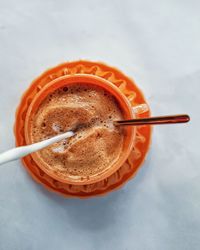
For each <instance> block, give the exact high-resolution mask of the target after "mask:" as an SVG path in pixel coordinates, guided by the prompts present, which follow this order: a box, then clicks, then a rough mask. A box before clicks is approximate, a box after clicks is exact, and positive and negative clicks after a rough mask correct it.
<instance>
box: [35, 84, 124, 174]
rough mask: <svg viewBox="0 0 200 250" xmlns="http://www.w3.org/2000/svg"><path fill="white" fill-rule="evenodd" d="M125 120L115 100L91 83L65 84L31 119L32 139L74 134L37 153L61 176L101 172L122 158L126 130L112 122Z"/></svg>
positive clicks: (48, 98) (44, 102) (49, 97)
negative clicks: (70, 132)
mask: <svg viewBox="0 0 200 250" xmlns="http://www.w3.org/2000/svg"><path fill="white" fill-rule="evenodd" d="M120 119H123V113H122V111H121V109H120V107H119V105H118V103H117V101H116V99H115V98H114V97H113V96H112V95H111V94H109V93H108V92H107V91H105V90H103V89H102V88H98V87H93V86H92V85H89V84H76V85H75V86H71V87H64V88H62V89H58V90H56V91H55V92H53V93H51V94H49V96H48V97H47V98H46V99H45V100H44V101H43V102H42V104H41V105H40V107H39V109H38V111H37V113H36V114H35V115H34V117H33V119H32V126H31V138H32V141H33V142H37V141H40V140H43V139H46V138H49V137H51V136H54V135H57V134H59V133H63V132H65V131H69V130H74V131H76V134H75V136H73V137H71V138H69V139H68V140H62V141H61V142H59V143H55V144H53V145H51V146H49V147H47V148H45V149H43V150H41V151H40V152H39V153H38V154H39V156H40V159H41V160H42V161H43V162H45V163H46V166H47V167H48V170H50V171H52V172H53V173H56V174H57V175H59V176H62V177H65V176H68V175H73V176H83V177H87V176H88V178H89V176H90V175H94V174H98V173H100V172H102V171H104V170H105V169H107V168H109V166H111V165H112V164H114V163H115V162H116V161H117V160H118V158H119V157H120V154H121V151H122V147H123V139H124V131H123V129H122V128H120V127H115V126H114V125H113V120H120Z"/></svg>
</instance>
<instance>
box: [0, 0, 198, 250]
mask: <svg viewBox="0 0 200 250" xmlns="http://www.w3.org/2000/svg"><path fill="white" fill-rule="evenodd" d="M199 13H200V2H199V1H198V0H197V1H192V0H190V1H187V0H185V1H178V0H165V1H145V0H134V1H133V0H132V1H131V0H129V1H126V0H123V1H114V0H113V1H106V0H105V1H98V0H97V1H92V0H91V1H87V0H84V1H81V0H79V1H75V0H73V1H66V0H51V1H41V0H34V1H27V0H19V1H14V0H6V1H5V0H0V150H1V151H3V150H6V149H8V148H11V147H13V146H14V136H13V131H12V129H13V122H14V113H15V109H16V106H17V105H18V103H19V100H20V96H21V94H22V93H23V91H24V90H25V89H26V88H27V87H28V86H29V83H30V82H31V81H32V79H34V78H35V77H36V76H38V75H39V74H40V73H41V72H42V71H44V70H45V69H46V68H48V67H51V66H54V65H56V64H58V63H60V62H63V61H66V60H77V59H81V58H82V59H90V60H97V61H98V60H100V61H104V62H106V63H108V64H110V65H113V66H116V67H118V68H120V69H121V70H123V71H124V72H125V73H126V74H128V75H129V76H131V77H133V78H134V79H135V80H136V82H137V83H138V85H139V86H140V88H141V89H142V90H143V91H144V93H145V95H146V97H147V100H148V102H149V103H150V105H151V108H152V113H153V114H154V115H161V114H163V115H164V114H173V113H189V114H190V115H191V119H192V121H191V123H190V124H187V125H174V126H161V127H156V128H155V129H154V134H153V143H152V147H151V150H150V153H149V154H148V157H147V160H146V162H145V164H144V166H143V168H142V169H141V170H140V171H139V173H138V175H137V176H136V177H135V178H134V179H133V180H132V181H130V182H129V183H128V184H127V185H126V186H125V187H123V188H122V189H121V190H119V191H117V192H114V193H112V194H110V195H108V196H106V197H103V198H95V199H89V200H76V199H64V198H62V197H59V196H57V195H56V194H53V193H50V192H48V191H46V190H45V189H44V188H42V187H41V186H40V185H38V184H37V183H35V182H34V181H33V180H32V179H31V177H30V176H29V175H28V174H27V172H26V171H25V170H24V168H23V167H22V165H21V163H20V162H19V161H16V162H12V163H9V164H6V165H3V166H0V171H1V172H0V250H40V249H48V250H54V249H59V250H66V249H69V250H93V249H94V250H100V249H101V250H102V249H103V250H104V249H106V250H107V249H108V250H110V249H115V250H129V249H130V250H133V249H134V250H146V249H147V250H160V249H162V250H168V249H170V250H177V249H181V250H186V249H188V250H190V249H191V250H198V249H200V153H199V142H200V136H199V130H198V126H199V123H200V117H199V106H200V105H199V104H200V97H199V94H200V14H199Z"/></svg>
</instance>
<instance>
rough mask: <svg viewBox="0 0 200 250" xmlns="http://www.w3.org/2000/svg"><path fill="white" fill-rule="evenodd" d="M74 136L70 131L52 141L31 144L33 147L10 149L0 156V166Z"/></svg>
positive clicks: (53, 138) (51, 139)
mask: <svg viewBox="0 0 200 250" xmlns="http://www.w3.org/2000/svg"><path fill="white" fill-rule="evenodd" d="M73 135H74V132H72V131H69V132H66V133H63V134H60V135H57V136H54V137H52V138H50V139H47V140H44V141H41V142H37V143H34V144H31V145H27V146H21V147H17V148H13V149H10V150H8V151H6V152H4V153H1V154H0V165H1V164H4V163H6V162H9V161H14V160H17V159H19V158H21V157H24V156H26V155H28V154H31V153H33V152H35V151H38V150H40V149H43V148H45V147H47V146H49V145H51V144H53V143H56V142H59V141H61V140H63V139H66V138H69V137H72V136H73Z"/></svg>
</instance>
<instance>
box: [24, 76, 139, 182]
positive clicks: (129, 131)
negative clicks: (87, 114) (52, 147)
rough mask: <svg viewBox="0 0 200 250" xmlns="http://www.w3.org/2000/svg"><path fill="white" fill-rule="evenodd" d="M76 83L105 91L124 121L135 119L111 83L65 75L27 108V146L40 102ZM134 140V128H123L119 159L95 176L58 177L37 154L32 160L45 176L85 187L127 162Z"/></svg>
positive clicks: (118, 91) (96, 78)
mask: <svg viewBox="0 0 200 250" xmlns="http://www.w3.org/2000/svg"><path fill="white" fill-rule="evenodd" d="M76 83H79V84H81V83H88V84H91V85H94V86H98V87H101V88H103V89H105V90H106V91H108V92H109V93H110V94H112V95H113V96H114V97H115V98H116V99H117V101H118V103H119V105H120V107H121V110H122V112H123V115H124V118H125V119H133V118H134V117H135V114H134V112H133V109H132V107H131V104H130V103H129V101H128V99H127V98H126V96H125V95H123V93H122V92H121V91H120V90H119V89H118V88H117V87H116V86H115V85H114V84H112V83H111V82H109V81H107V80H105V79H103V78H100V77H98V76H94V75H89V74H77V75H66V76H63V77H59V78H57V79H55V80H53V81H51V82H50V83H48V84H47V85H46V86H45V87H44V88H43V89H42V90H41V91H40V92H39V93H38V94H37V95H36V96H35V97H34V99H33V100H32V102H31V104H30V106H29V109H28V111H27V114H26V119H25V139H26V143H27V144H31V143H33V141H32V139H31V136H30V135H31V133H30V128H31V119H32V117H33V115H34V114H35V112H36V111H37V109H38V107H39V106H40V104H41V103H42V101H43V100H44V99H45V98H46V97H47V95H49V94H50V93H52V92H54V91H55V90H56V89H58V88H63V87H65V86H69V85H74V84H76ZM134 139H135V127H133V126H129V127H128V126H127V127H126V128H125V137H124V143H123V149H122V152H121V155H120V157H119V159H118V160H117V161H116V162H115V163H114V164H113V165H111V166H108V168H106V169H105V170H104V171H102V172H100V173H98V174H95V175H91V176H88V177H83V176H64V177H61V176H58V175H56V174H55V173H53V172H52V171H49V170H48V167H47V165H46V163H45V162H44V161H43V160H42V159H41V157H40V155H39V153H38V152H36V153H33V154H32V158H33V160H34V161H35V162H36V164H37V165H38V166H39V167H40V168H41V169H42V170H43V171H44V172H45V173H46V174H48V175H49V176H51V177H52V178H53V179H55V180H58V181H60V182H62V183H68V184H73V185H86V184H91V183H96V182H98V181H101V180H103V179H105V178H107V177H109V176H110V175H112V174H113V173H114V172H116V171H117V170H118V169H119V168H120V167H121V166H122V165H123V164H124V162H125V161H126V160H127V158H128V156H129V154H130V152H131V150H132V148H133V146H134ZM86 157H87V156H86Z"/></svg>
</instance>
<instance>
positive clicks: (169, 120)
mask: <svg viewBox="0 0 200 250" xmlns="http://www.w3.org/2000/svg"><path fill="white" fill-rule="evenodd" d="M189 120H190V117H189V115H186V114H183V115H169V116H156V117H147V118H138V119H132V120H122V121H114V125H115V126H138V125H161V124H175V123H184V122H189Z"/></svg>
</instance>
